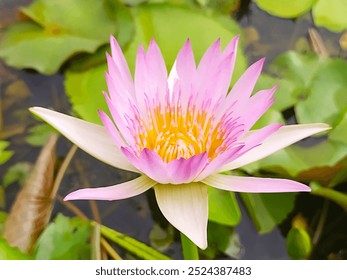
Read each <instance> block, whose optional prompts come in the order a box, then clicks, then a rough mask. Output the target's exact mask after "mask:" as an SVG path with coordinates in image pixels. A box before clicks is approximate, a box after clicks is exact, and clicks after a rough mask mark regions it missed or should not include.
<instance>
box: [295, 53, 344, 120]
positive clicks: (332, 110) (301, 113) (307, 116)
mask: <svg viewBox="0 0 347 280" xmlns="http://www.w3.org/2000/svg"><path fill="white" fill-rule="evenodd" d="M318 66H319V67H318V69H317V71H316V72H315V74H314V75H313V76H312V79H311V81H310V84H309V85H310V87H309V88H310V92H309V95H308V96H307V98H306V99H304V100H302V101H300V102H299V103H298V104H297V105H296V106H295V114H296V117H297V119H298V121H299V123H312V122H325V123H328V124H330V125H333V124H334V122H335V120H336V119H337V117H338V115H339V113H340V111H341V110H344V109H346V104H347V94H346V88H347V63H346V61H344V60H343V59H333V60H330V61H326V62H325V63H321V64H318ZM308 80H309V78H308Z"/></svg>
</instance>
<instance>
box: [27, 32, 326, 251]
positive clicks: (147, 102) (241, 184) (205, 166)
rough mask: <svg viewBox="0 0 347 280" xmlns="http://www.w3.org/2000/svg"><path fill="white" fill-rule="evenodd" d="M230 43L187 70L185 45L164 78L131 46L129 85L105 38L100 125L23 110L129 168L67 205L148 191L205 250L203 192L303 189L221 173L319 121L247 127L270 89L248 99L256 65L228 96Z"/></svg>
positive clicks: (150, 54) (190, 59) (118, 54)
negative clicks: (128, 176) (122, 177)
mask: <svg viewBox="0 0 347 280" xmlns="http://www.w3.org/2000/svg"><path fill="white" fill-rule="evenodd" d="M237 42H238V37H235V38H234V39H233V40H232V41H231V42H230V43H229V44H228V45H227V46H226V48H225V49H224V50H223V51H221V49H220V41H219V40H217V41H216V42H215V43H213V44H212V45H211V47H210V48H209V49H208V50H207V51H206V53H205V54H204V56H203V57H202V59H201V61H200V63H199V65H198V66H197V67H196V65H195V60H194V55H193V52H192V48H191V45H190V42H189V40H187V42H186V43H185V45H184V46H183V48H182V49H181V50H180V52H179V54H178V56H177V58H176V61H175V63H174V65H173V67H172V69H171V71H170V74H169V75H168V74H167V70H166V66H165V63H164V60H163V57H162V54H161V52H160V50H159V47H158V46H157V44H156V42H155V41H154V40H152V41H151V42H150V44H149V47H148V50H147V52H145V51H144V49H143V48H142V47H141V46H140V47H139V50H138V53H137V58H136V69H135V75H134V80H133V78H132V75H131V73H130V71H129V68H128V65H127V62H126V60H125V58H124V55H123V53H122V51H121V49H120V47H119V45H118V43H117V41H116V40H115V39H114V38H111V49H112V56H110V55H107V62H108V73H106V81H107V86H108V92H109V94H107V93H104V96H105V99H106V102H107V105H108V108H109V111H110V113H111V117H112V118H110V117H109V116H108V115H107V114H106V113H104V112H102V111H99V115H100V118H101V120H102V122H103V126H100V125H97V124H93V123H89V122H86V121H83V120H80V119H77V118H74V117H70V116H67V115H64V114H61V113H58V112H55V111H51V110H48V109H44V108H38V107H34V108H31V111H32V112H33V113H34V114H35V115H37V116H39V117H41V118H42V119H43V120H45V121H46V122H48V123H49V124H51V125H52V126H53V127H55V128H56V129H57V130H59V131H60V132H61V133H62V134H63V135H65V136H66V137H67V138H68V139H70V140H71V141H72V142H73V143H75V144H76V145H78V146H79V147H80V148H81V149H83V150H85V151H86V152H88V153H89V154H91V155H92V156H94V157H96V158H97V159H99V160H101V161H103V162H105V163H107V164H110V165H112V166H114V167H117V168H120V169H124V170H129V171H133V172H137V173H139V174H140V176H139V177H138V178H136V179H134V180H132V181H129V182H125V183H121V184H118V185H114V186H108V187H101V188H84V189H80V190H77V191H75V192H72V193H70V194H69V195H67V196H66V198H65V199H66V200H76V199H96V200H118V199H125V198H129V197H132V196H136V195H139V194H141V193H143V192H145V191H146V190H148V189H150V188H154V191H155V195H156V199H157V202H158V205H159V208H160V210H161V211H162V213H163V215H164V216H165V217H166V218H167V220H168V221H169V222H170V223H171V224H172V225H173V226H175V227H176V228H177V229H178V230H180V231H181V232H183V233H184V234H185V235H186V236H187V237H188V238H190V239H191V240H192V241H193V242H194V243H195V244H196V245H198V246H199V247H200V248H202V249H204V248H206V247H207V220H208V196H207V188H208V186H212V187H214V188H218V189H222V190H228V191H234V192H248V193H252V192H263V193H265V192H297V191H309V190H310V189H309V187H307V186H306V185H304V184H301V183H299V182H295V181H291V180H286V179H272V178H254V177H242V176H232V175H224V174H221V173H220V172H222V171H226V170H233V169H235V168H239V167H242V166H244V165H246V164H249V163H251V162H254V161H256V160H259V159H262V158H264V157H266V156H268V155H270V154H272V153H274V152H276V151H278V150H280V149H282V148H284V147H286V146H288V145H291V144H292V143H294V142H296V141H299V140H301V139H303V138H305V137H308V136H310V135H312V134H315V133H318V132H322V131H324V130H327V129H329V126H327V125H325V124H305V125H290V126H283V125H281V124H269V125H268V126H265V127H263V128H261V129H258V130H254V131H252V130H250V129H251V128H252V126H253V125H254V123H255V122H256V121H257V120H258V119H259V118H260V117H261V116H262V115H263V113H264V112H265V111H266V110H267V109H268V108H269V107H270V106H271V105H272V103H273V102H274V99H273V97H272V96H273V94H274V92H275V90H276V87H273V88H271V89H266V90H261V91H259V92H257V93H255V94H253V95H252V91H253V89H254V86H255V83H256V81H257V79H258V77H259V75H260V72H261V70H262V67H263V63H264V60H263V59H261V60H259V61H258V62H256V63H254V64H253V65H251V66H250V67H249V68H248V69H247V70H246V72H245V73H244V74H243V75H242V76H241V78H240V79H239V80H238V81H237V82H236V83H235V84H234V85H233V87H232V88H231V90H230V91H229V92H228V88H229V85H230V79H231V75H232V72H233V68H234V64H235V58H236V49H237Z"/></svg>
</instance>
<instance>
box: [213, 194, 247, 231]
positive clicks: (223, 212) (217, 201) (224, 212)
mask: <svg viewBox="0 0 347 280" xmlns="http://www.w3.org/2000/svg"><path fill="white" fill-rule="evenodd" d="M208 210H209V213H208V219H209V220H210V221H213V222H216V223H218V224H221V225H227V226H235V225H237V224H238V223H239V222H240V220H241V211H240V208H239V206H238V203H237V201H236V197H235V194H234V193H232V192H228V191H223V190H218V189H216V188H209V189H208Z"/></svg>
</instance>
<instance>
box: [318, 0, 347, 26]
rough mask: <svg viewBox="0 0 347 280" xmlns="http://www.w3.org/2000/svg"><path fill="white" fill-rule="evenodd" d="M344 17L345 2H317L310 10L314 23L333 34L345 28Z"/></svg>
mask: <svg viewBox="0 0 347 280" xmlns="http://www.w3.org/2000/svg"><path fill="white" fill-rule="evenodd" d="M346 15H347V1H346V0H319V1H317V3H316V4H315V5H314V6H313V8H312V16H313V20H314V23H315V24H316V25H317V26H323V27H325V28H327V29H329V30H331V31H334V32H341V31H343V30H344V29H346V28H347V17H346Z"/></svg>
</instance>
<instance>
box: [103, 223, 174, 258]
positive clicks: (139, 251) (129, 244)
mask: <svg viewBox="0 0 347 280" xmlns="http://www.w3.org/2000/svg"><path fill="white" fill-rule="evenodd" d="M100 232H101V235H103V236H104V237H106V238H107V239H109V240H111V241H113V242H114V243H115V244H118V245H119V246H121V247H122V248H124V249H125V250H127V251H128V252H130V253H132V254H134V255H135V256H137V257H139V258H140V259H144V260H169V259H170V258H169V257H168V256H166V255H164V254H162V253H160V252H158V251H157V250H155V249H153V248H151V247H149V246H147V245H146V244H144V243H142V242H140V241H137V240H136V239H133V238H131V237H129V236H127V235H125V234H122V233H120V232H117V231H115V230H113V229H110V228H108V227H106V226H103V225H101V228H100Z"/></svg>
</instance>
